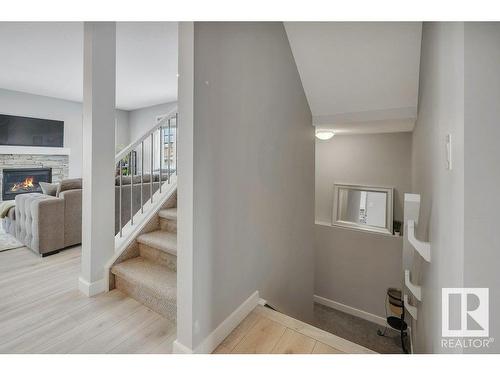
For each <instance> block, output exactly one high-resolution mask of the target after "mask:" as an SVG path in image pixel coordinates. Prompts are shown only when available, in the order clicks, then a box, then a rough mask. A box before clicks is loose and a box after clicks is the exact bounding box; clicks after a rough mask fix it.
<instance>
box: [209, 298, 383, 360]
mask: <svg viewBox="0 0 500 375" xmlns="http://www.w3.org/2000/svg"><path fill="white" fill-rule="evenodd" d="M350 353H360V354H368V353H374V352H373V351H371V350H369V349H367V348H364V347H362V346H360V345H358V344H355V343H353V342H350V341H347V340H345V339H343V338H341V337H338V336H335V335H332V334H331V333H329V332H326V331H323V330H321V329H319V328H316V327H313V326H311V325H309V324H306V323H304V322H301V321H299V320H297V319H294V318H291V317H289V316H287V315H284V314H281V313H279V312H276V311H273V310H271V309H268V308H266V307H263V306H257V307H256V308H255V309H254V310H253V311H252V312H251V313H250V314H249V315H248V316H247V317H246V318H245V319H244V320H243V321H242V322H241V323H240V325H239V326H238V327H236V328H235V330H234V331H233V332H231V334H230V335H229V336H228V337H227V338H226V339H225V340H224V341H223V342H222V343H221V344H220V345H219V347H218V348H217V349H216V350H215V351H214V354H350Z"/></svg>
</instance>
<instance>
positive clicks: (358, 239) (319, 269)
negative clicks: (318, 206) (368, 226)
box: [314, 224, 403, 318]
mask: <svg viewBox="0 0 500 375" xmlns="http://www.w3.org/2000/svg"><path fill="white" fill-rule="evenodd" d="M315 245H316V261H315V283H314V294H316V295H318V296H321V297H324V298H328V299H330V300H333V301H335V302H339V303H342V304H344V305H347V306H350V307H354V308H356V309H359V310H363V311H365V312H368V313H370V314H374V315H377V316H379V317H382V318H385V294H386V290H387V288H390V287H397V288H400V287H401V272H402V271H401V249H402V246H403V243H402V238H401V237H393V236H385V235H381V234H372V233H367V232H361V231H356V230H351V229H346V228H339V227H331V226H327V225H323V224H317V225H316V226H315Z"/></svg>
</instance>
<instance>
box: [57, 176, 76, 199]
mask: <svg viewBox="0 0 500 375" xmlns="http://www.w3.org/2000/svg"><path fill="white" fill-rule="evenodd" d="M81 188H82V179H81V178H69V179H66V180H62V181H61V182H60V183H59V186H58V188H57V193H56V197H58V196H59V194H61V192H63V191H66V190H75V189H81Z"/></svg>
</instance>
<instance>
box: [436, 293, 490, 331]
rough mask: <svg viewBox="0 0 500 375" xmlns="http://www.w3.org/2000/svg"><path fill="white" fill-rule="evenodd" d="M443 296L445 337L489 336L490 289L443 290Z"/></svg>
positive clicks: (442, 321) (443, 329) (443, 328)
mask: <svg viewBox="0 0 500 375" xmlns="http://www.w3.org/2000/svg"><path fill="white" fill-rule="evenodd" d="M441 296H442V300H441V302H442V310H441V314H442V315H441V317H442V319H441V323H442V329H441V331H442V332H441V334H442V336H443V337H488V336H489V289H488V288H443V290H442V295H441ZM453 302H455V303H453Z"/></svg>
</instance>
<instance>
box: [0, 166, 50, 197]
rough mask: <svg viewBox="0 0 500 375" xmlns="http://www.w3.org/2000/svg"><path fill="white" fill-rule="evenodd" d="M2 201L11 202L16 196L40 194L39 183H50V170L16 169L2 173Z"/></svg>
mask: <svg viewBox="0 0 500 375" xmlns="http://www.w3.org/2000/svg"><path fill="white" fill-rule="evenodd" d="M2 174H3V178H2V179H3V181H2V199H3V200H4V201H7V200H12V199H14V198H15V197H16V195H18V194H25V193H40V192H41V191H42V189H41V188H40V184H39V183H40V182H52V168H16V169H4V170H3V171H2Z"/></svg>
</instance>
